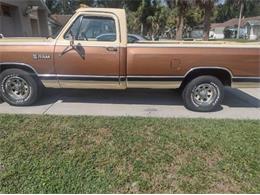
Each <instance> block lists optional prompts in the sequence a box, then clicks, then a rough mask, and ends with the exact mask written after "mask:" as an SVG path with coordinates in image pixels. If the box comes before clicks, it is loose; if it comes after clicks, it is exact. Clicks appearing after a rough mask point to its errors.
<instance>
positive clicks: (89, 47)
mask: <svg viewBox="0 0 260 195" xmlns="http://www.w3.org/2000/svg"><path fill="white" fill-rule="evenodd" d="M71 21H73V22H69V23H70V24H67V26H66V27H65V29H64V30H63V32H62V33H61V35H60V37H59V38H58V40H57V42H56V47H55V52H54V58H55V68H56V74H57V77H58V80H59V82H60V85H61V86H62V87H64V88H118V87H120V84H119V65H120V64H119V63H120V47H119V46H120V34H119V33H120V31H119V24H118V19H117V17H116V16H115V15H113V14H109V13H91V12H90V13H87V12H86V13H84V14H80V15H76V16H74V19H71Z"/></svg>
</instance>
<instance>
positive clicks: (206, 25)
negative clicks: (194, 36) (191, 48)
mask: <svg viewBox="0 0 260 195" xmlns="http://www.w3.org/2000/svg"><path fill="white" fill-rule="evenodd" d="M217 2H218V0H196V3H197V4H198V5H199V7H200V8H201V9H202V10H203V11H204V22H203V40H204V41H208V40H209V31H210V18H211V16H212V14H213V9H214V5H215V3H217Z"/></svg>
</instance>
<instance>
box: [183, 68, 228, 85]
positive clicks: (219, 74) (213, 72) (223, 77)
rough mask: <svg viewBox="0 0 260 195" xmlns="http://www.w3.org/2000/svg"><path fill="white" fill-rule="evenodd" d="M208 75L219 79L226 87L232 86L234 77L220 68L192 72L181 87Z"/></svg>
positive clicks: (200, 69)
mask: <svg viewBox="0 0 260 195" xmlns="http://www.w3.org/2000/svg"><path fill="white" fill-rule="evenodd" d="M206 75H208V76H214V77H216V78H218V79H219V80H220V81H221V82H222V84H223V85H224V86H231V82H232V75H231V73H230V72H229V71H228V70H225V69H218V68H198V69H195V70H192V71H191V72H189V73H188V74H187V75H186V76H185V78H184V80H183V82H182V84H181V87H184V86H185V85H186V84H188V83H189V82H190V81H191V80H193V79H195V78H196V77H199V76H206Z"/></svg>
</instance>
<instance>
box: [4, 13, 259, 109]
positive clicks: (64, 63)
mask: <svg viewBox="0 0 260 195" xmlns="http://www.w3.org/2000/svg"><path fill="white" fill-rule="evenodd" d="M259 69H260V43H259V42H258V43H257V42H256V43H244V44H241V43H231V42H215V41H214V42H213V41H212V42H195V41H194V42H193V41H191V42H157V43H156V42H148V41H147V42H146V41H143V42H138V43H128V41H127V25H126V15H125V11H124V10H123V9H100V8H81V9H79V10H77V11H76V14H75V15H74V16H72V18H71V19H70V20H69V22H68V23H67V24H66V25H65V27H64V28H63V29H62V30H61V31H60V32H59V34H58V35H57V37H56V38H2V39H0V84H1V88H0V96H1V97H2V99H3V100H4V101H6V102H7V103H9V104H11V105H15V106H26V105H31V104H33V103H34V102H35V101H36V100H37V99H38V98H39V94H40V91H41V90H42V88H44V87H46V88H96V89H127V88H160V89H174V88H180V89H182V96H183V100H184V104H185V106H186V107H187V108H188V109H190V110H194V111H212V110H214V109H216V107H217V106H219V105H220V104H221V101H222V99H223V97H224V91H223V87H224V86H234V87H238V86H239V87H259V81H260V77H259V75H260V70H259Z"/></svg>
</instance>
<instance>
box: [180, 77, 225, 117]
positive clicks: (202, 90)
mask: <svg viewBox="0 0 260 195" xmlns="http://www.w3.org/2000/svg"><path fill="white" fill-rule="evenodd" d="M182 97H183V101H184V104H185V106H186V108H188V109H189V110H192V111H198V112H210V111H214V110H216V109H217V108H218V107H219V106H220V104H221V102H222V100H223V98H224V87H223V84H222V82H221V81H220V80H219V79H217V78H216V77H213V76H200V77H197V78H195V79H193V80H192V81H190V82H189V83H188V84H187V85H186V86H185V88H184V90H183V93H182Z"/></svg>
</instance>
